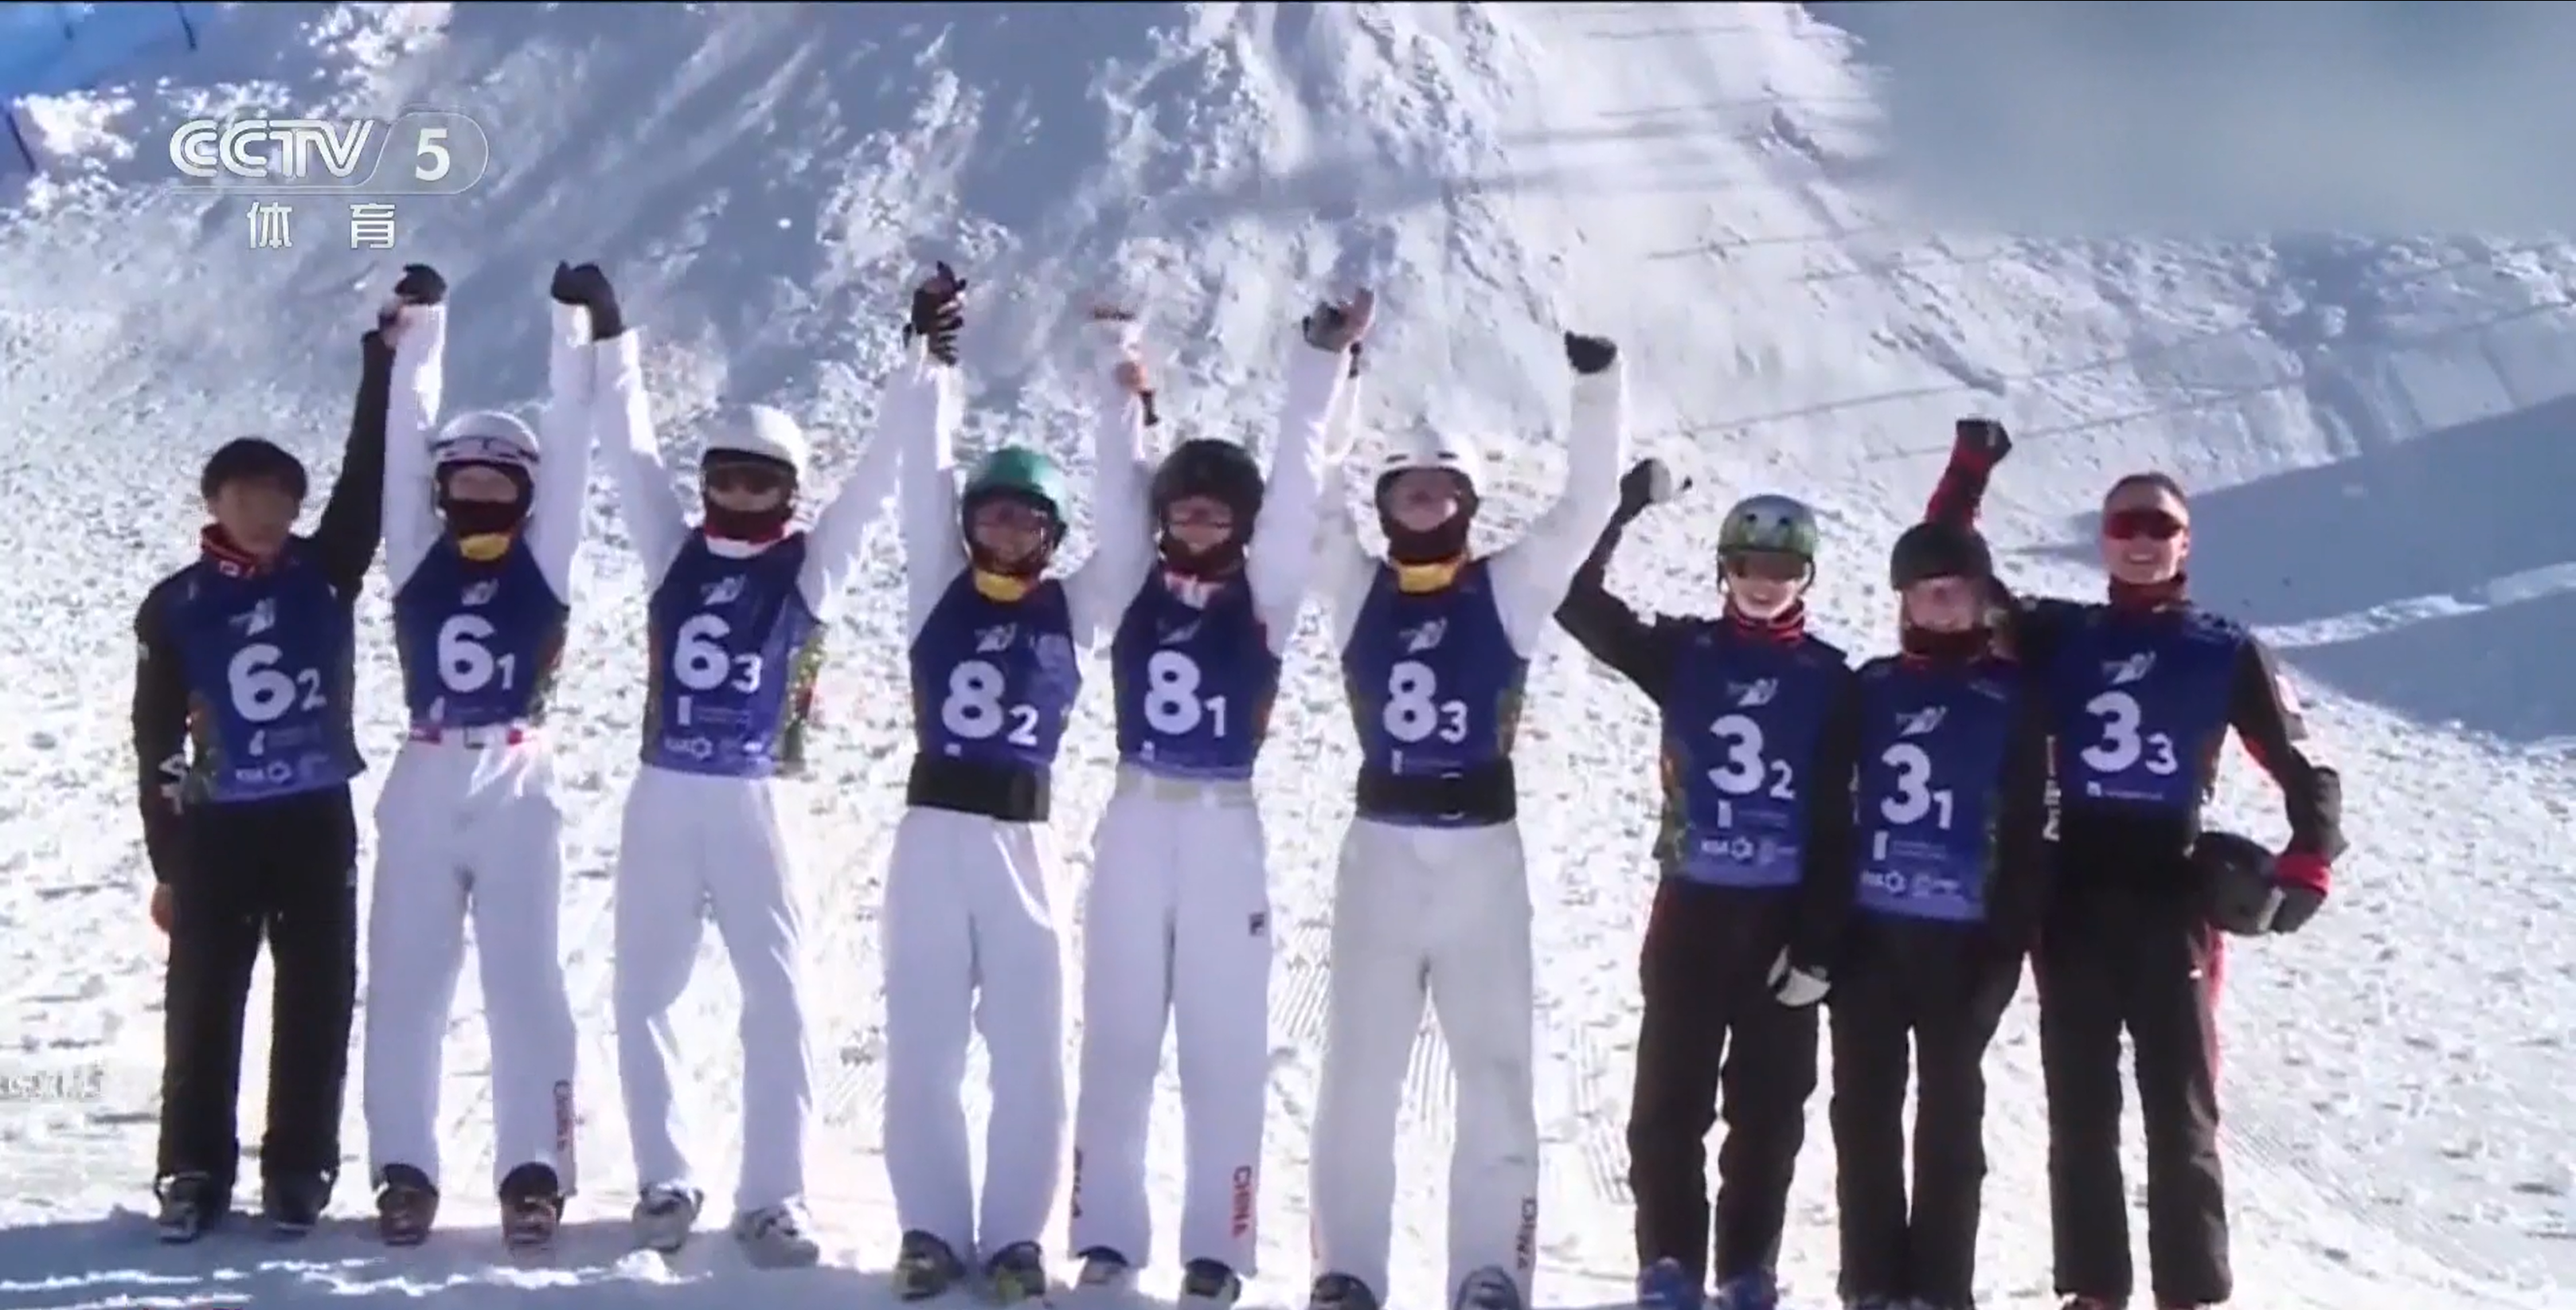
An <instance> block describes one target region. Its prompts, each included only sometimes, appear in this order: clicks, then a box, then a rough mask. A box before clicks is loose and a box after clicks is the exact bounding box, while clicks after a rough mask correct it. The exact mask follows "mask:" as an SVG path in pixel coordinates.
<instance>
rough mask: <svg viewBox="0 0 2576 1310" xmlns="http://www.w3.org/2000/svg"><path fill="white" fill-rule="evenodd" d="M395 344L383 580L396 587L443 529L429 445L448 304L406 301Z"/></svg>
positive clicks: (441, 383) (443, 369)
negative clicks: (424, 303) (432, 483)
mask: <svg viewBox="0 0 2576 1310" xmlns="http://www.w3.org/2000/svg"><path fill="white" fill-rule="evenodd" d="M401 313H402V330H401V333H400V335H399V337H398V338H397V339H396V340H395V342H394V378H393V393H392V396H391V403H390V405H389V406H388V410H387V413H386V414H385V580H386V581H387V582H388V583H389V584H391V589H392V590H394V591H401V590H402V588H403V584H404V583H406V582H409V581H410V580H411V575H412V570H414V569H417V568H419V567H420V562H421V561H422V560H424V559H427V558H429V551H430V547H432V546H435V545H437V544H438V539H439V537H440V535H441V534H442V533H444V532H445V531H446V528H445V527H444V526H443V525H442V524H441V523H440V522H439V518H438V493H437V489H436V488H435V487H432V486H431V485H430V476H431V473H432V471H433V470H432V469H431V467H430V455H429V443H430V442H431V441H433V440H435V439H436V438H437V436H438V407H439V404H440V402H441V400H442V399H443V393H444V392H445V390H446V386H447V307H446V306H445V305H406V306H404V307H403V308H402V310H401Z"/></svg>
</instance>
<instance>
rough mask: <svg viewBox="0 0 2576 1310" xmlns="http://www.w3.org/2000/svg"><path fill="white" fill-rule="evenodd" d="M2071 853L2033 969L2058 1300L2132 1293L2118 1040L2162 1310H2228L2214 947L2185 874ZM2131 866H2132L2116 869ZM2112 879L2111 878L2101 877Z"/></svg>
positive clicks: (2214, 934)
mask: <svg viewBox="0 0 2576 1310" xmlns="http://www.w3.org/2000/svg"><path fill="white" fill-rule="evenodd" d="M2088 854H2092V853H2091V852H2086V851H2084V850H2081V849H2079V848H2076V847H2074V846H2073V845H2069V847H2068V848H2067V849H2066V851H2065V854H2064V855H2063V857H2062V859H2061V865H2060V867H2061V869H2062V871H2063V872H2062V874H2061V876H2060V878H2059V880H2058V884H2057V891H2056V895H2055V897H2054V898H2053V900H2052V903H2051V907H2050V911H2049V915H2048V918H2047V921H2046V925H2045V927H2044V928H2043V930H2042V932H2041V935H2040V943H2039V950H2038V953H2037V956H2036V959H2035V961H2034V964H2035V966H2036V967H2035V969H2034V971H2033V972H2034V976H2035V978H2036V980H2037V982H2038V984H2039V1043H2040V1045H2039V1049H2040V1062H2041V1069H2042V1071H2043V1073H2044V1074H2045V1076H2046V1080H2047V1084H2048V1191H2049V1208H2050V1212H2051V1217H2052V1220H2053V1223H2054V1227H2055V1232H2056V1248H2057V1250H2056V1257H2057V1260H2056V1263H2057V1290H2058V1292H2059V1293H2060V1294H2061V1295H2067V1296H2075V1295H2084V1296H2095V1297H2101V1298H2104V1299H2106V1300H2109V1301H2112V1302H2114V1303H2120V1302H2125V1301H2126V1300H2128V1298H2129V1296H2130V1295H2131V1293H2132V1292H2133V1291H2134V1290H2135V1287H2134V1282H2135V1275H2134V1272H2133V1270H2132V1267H2131V1264H2130V1258H2129V1215H2128V1197H2127V1192H2126V1189H2125V1186H2124V1184H2123V1181H2122V1178H2121V1173H2120V1111H2121V1102H2122V1096H2121V1088H2120V1035H2121V1033H2122V1032H2123V1031H2126V1032H2127V1034H2128V1037H2129V1046H2130V1051H2131V1055H2132V1057H2133V1058H2134V1060H2135V1061H2136V1066H2137V1067H2136V1074H2137V1087H2138V1116H2139V1118H2140V1119H2141V1120H2142V1121H2143V1126H2144V1128H2145V1130H2146V1147H2147V1151H2146V1156H2147V1262H2148V1270H2149V1279H2150V1282H2151V1284H2152V1287H2153V1290H2154V1293H2155V1301H2156V1304H2157V1305H2160V1306H2203V1305H2218V1304H2221V1303H2223V1302H2225V1301H2226V1300H2227V1299H2228V1297H2229V1295H2230V1294H2231V1292H2232V1291H2233V1290H2234V1288H2233V1282H2234V1280H2233V1278H2232V1276H2231V1275H2230V1272H2229V1269H2228V1254H2227V1188H2226V1179H2225V1175H2224V1172H2223V1171H2222V1169H2221V1167H2220V1165H2219V1158H2218V1016H2217V1007H2218V990H2219V981H2220V976H2221V969H2222V965H2223V955H2222V951H2221V940H2222V939H2221V938H2220V936H2219V934H2218V930H2217V929H2215V928H2212V927H2210V926H2209V924H2208V922H2207V919H2206V917H2205V915H2204V914H2203V912H2202V908H2201V903H2200V897H2199V895H2198V891H2197V888H2196V887H2195V886H2194V885H2193V883H2192V880H2191V879H2190V877H2189V876H2188V874H2189V870H2188V866H2187V864H2186V862H2185V858H2184V857H2181V856H2175V857H2172V863H2173V867H2172V868H2171V869H2169V870H2163V871H2157V870H2149V869H2140V868H2137V867H2135V865H2136V862H2137V861H2138V859H2139V858H2140V857H2139V856H2137V855H2135V854H2132V853H2128V852H2119V851H2107V850H2106V851H2102V852H2100V853H2099V854H2100V855H2101V856H2103V857H2107V858H2100V859H2094V860H2090V861H2088V859H2087V856H2088ZM2123 860H2125V861H2127V862H2128V863H2127V864H2125V865H2124V864H2122V863H2119V861H2123ZM2105 875H2108V876H2105Z"/></svg>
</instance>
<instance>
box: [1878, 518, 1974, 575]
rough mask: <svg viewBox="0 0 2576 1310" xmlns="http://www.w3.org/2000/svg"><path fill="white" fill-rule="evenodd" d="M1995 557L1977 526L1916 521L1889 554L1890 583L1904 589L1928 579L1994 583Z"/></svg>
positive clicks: (1888, 571) (1888, 570)
mask: <svg viewBox="0 0 2576 1310" xmlns="http://www.w3.org/2000/svg"><path fill="white" fill-rule="evenodd" d="M1994 576H1995V557H1994V554H1993V552H1991V551H1989V550H1987V549H1986V539H1985V538H1984V537H1982V536H1979V535H1978V534H1977V530H1976V529H1975V528H1971V527H1966V526H1963V525H1961V524H1957V523H1917V524H1915V525H1914V526H1913V527H1910V528H1907V529H1906V530H1905V535H1904V536H1901V537H1898V538H1897V539H1896V549H1895V550H1894V551H1893V552H1891V553H1890V554H1889V556H1888V561H1887V580H1888V585H1889V586H1890V587H1892V588H1894V589H1896V590H1898V591H1903V590H1904V589H1906V588H1907V587H1911V586H1913V585H1914V584H1915V583H1918V582H1921V581H1924V580H1925V579H1927V578H1968V579H1971V580H1973V581H1977V582H1991V581H1993V579H1994Z"/></svg>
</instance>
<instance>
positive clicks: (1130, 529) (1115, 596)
mask: <svg viewBox="0 0 2576 1310" xmlns="http://www.w3.org/2000/svg"><path fill="white" fill-rule="evenodd" d="M1098 321H1100V322H1103V323H1105V324H1107V325H1108V326H1109V328H1110V330H1112V331H1114V332H1115V334H1116V336H1115V340H1116V343H1117V349H1118V361H1117V364H1116V366H1115V367H1114V368H1111V369H1109V370H1106V371H1104V372H1103V374H1102V376H1101V381H1100V391H1099V395H1100V399H1099V402H1098V403H1099V406H1100V412H1099V415H1098V417H1097V418H1096V419H1095V420H1094V426H1093V428H1092V465H1091V466H1092V474H1091V538H1092V540H1091V558H1089V559H1086V560H1084V561H1083V562H1082V567H1080V568H1078V569H1075V570H1074V571H1073V574H1072V576H1070V577H1068V578H1066V579H1065V585H1064V594H1065V608H1066V610H1067V611H1069V612H1070V614H1071V616H1072V620H1073V641H1074V645H1075V646H1077V647H1080V648H1083V649H1089V648H1090V647H1092V646H1094V645H1096V644H1098V643H1099V642H1100V641H1101V640H1102V639H1103V638H1105V637H1107V636H1108V635H1109V634H1110V633H1112V632H1115V631H1116V630H1117V628H1118V620H1119V619H1120V617H1121V616H1123V615H1125V614H1126V612H1127V604H1128V602H1129V601H1132V600H1134V599H1135V598H1136V589H1137V588H1138V587H1141V586H1143V585H1145V576H1146V574H1148V573H1150V572H1151V571H1152V570H1153V567H1154V519H1153V506H1152V505H1151V504H1150V503H1148V502H1149V498H1150V495H1151V493H1150V491H1149V490H1148V483H1149V482H1150V481H1151V479H1152V477H1153V474H1152V473H1151V471H1150V470H1149V469H1148V468H1147V464H1146V461H1147V459H1148V456H1147V454H1146V452H1145V429H1146V427H1147V426H1148V425H1150V424H1151V423H1153V422H1154V409H1153V395H1154V393H1153V388H1152V384H1151V382H1150V380H1149V379H1148V378H1147V376H1146V373H1145V367H1144V363H1143V361H1142V360H1140V359H1139V358H1138V357H1137V336H1136V330H1135V323H1134V322H1133V320H1127V319H1118V320H1108V319H1103V320H1098Z"/></svg>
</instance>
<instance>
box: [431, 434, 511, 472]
mask: <svg viewBox="0 0 2576 1310" xmlns="http://www.w3.org/2000/svg"><path fill="white" fill-rule="evenodd" d="M430 458H431V461H432V462H433V463H436V464H440V465H446V464H497V465H500V466H501V467H504V468H517V469H524V468H532V467H534V466H535V465H536V462H537V455H536V452H535V451H532V450H530V449H528V448H527V447H525V446H522V445H520V444H519V443H518V442H515V441H512V440H510V439H509V438H507V437H478V436H462V437H449V438H448V439H447V440H445V441H442V442H440V443H438V447H437V449H435V450H433V451H431V452H430Z"/></svg>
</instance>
